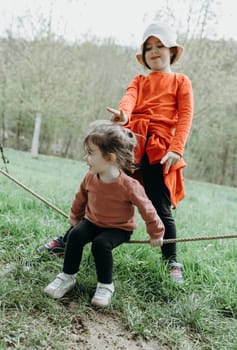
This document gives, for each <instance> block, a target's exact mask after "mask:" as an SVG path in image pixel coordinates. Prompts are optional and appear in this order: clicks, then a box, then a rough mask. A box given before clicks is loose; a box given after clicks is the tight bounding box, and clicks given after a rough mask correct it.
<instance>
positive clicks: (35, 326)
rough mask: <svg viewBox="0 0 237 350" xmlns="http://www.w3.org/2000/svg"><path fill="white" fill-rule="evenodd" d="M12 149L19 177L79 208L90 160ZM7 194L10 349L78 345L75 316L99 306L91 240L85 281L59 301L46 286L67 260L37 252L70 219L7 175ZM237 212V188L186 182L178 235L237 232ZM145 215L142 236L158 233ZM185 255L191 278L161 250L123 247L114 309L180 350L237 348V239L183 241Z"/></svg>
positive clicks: (0, 185)
mask: <svg viewBox="0 0 237 350" xmlns="http://www.w3.org/2000/svg"><path fill="white" fill-rule="evenodd" d="M5 152H6V155H7V157H8V158H9V160H10V163H9V164H8V170H9V173H10V175H11V176H13V177H15V178H16V179H17V180H18V181H20V182H22V183H23V184H24V185H26V186H27V187H29V188H30V189H31V190H33V191H34V192H36V193H38V194H40V195H41V196H42V197H43V198H45V199H46V200H48V201H49V202H50V203H52V204H54V205H55V206H56V207H58V208H60V209H61V210H62V211H63V212H65V213H67V212H68V211H69V208H70V205H71V201H72V198H73V196H74V193H75V191H76V190H77V188H78V186H79V184H80V181H81V179H82V177H83V175H84V173H85V171H86V166H85V164H83V163H80V162H77V161H72V160H65V159H60V158H54V157H46V156H39V158H38V159H37V160H36V159H32V158H31V156H30V154H29V153H24V152H18V151H14V150H11V149H8V150H6V151H5ZM2 166H3V164H2ZM0 194H1V199H0V219H1V220H0V233H1V240H0V253H1V255H0V261H1V268H0V277H1V283H0V305H1V309H0V328H1V335H0V349H2V350H5V349H33V350H36V349H57V350H61V349H64V350H65V349H69V348H70V347H67V344H69V343H70V337H71V332H72V330H73V327H74V324H75V320H76V319H79V318H80V317H81V318H82V319H83V317H84V316H85V315H87V314H90V312H91V311H92V307H91V306H90V298H91V296H92V293H93V291H94V288H95V285H96V275H95V270H94V263H93V259H92V257H91V255H90V247H89V246H87V247H86V249H85V252H84V255H83V261H82V266H81V270H80V273H79V274H78V285H77V286H76V288H75V289H74V290H73V291H72V292H70V293H69V294H68V295H67V296H66V297H65V298H63V300H61V301H55V300H52V299H50V298H49V297H47V296H46V295H45V294H44V293H43V292H42V289H43V288H44V287H45V286H46V285H47V284H48V283H49V282H50V281H51V280H52V279H53V278H54V277H55V275H56V274H57V273H58V272H59V271H61V268H62V263H63V259H62V258H58V259H54V258H52V257H50V256H48V255H47V254H44V255H42V256H39V255H36V254H35V251H34V250H35V248H36V247H37V246H39V245H40V244H42V243H44V242H47V241H48V240H49V239H51V238H52V237H55V236H57V235H60V234H62V233H63V232H64V231H66V229H67V228H68V224H67V220H66V219H65V218H64V217H63V216H62V215H60V214H59V213H57V212H56V211H55V210H53V209H52V208H50V207H48V206H47V205H45V204H44V203H42V202H41V201H39V200H38V199H36V198H35V197H34V196H33V195H32V194H30V193H28V192H27V191H25V190H24V189H22V188H20V187H19V186H18V185H17V184H15V183H14V182H12V181H11V180H10V179H8V178H6V177H5V176H4V175H2V174H0ZM236 212H237V189H236V188H230V187H224V186H216V185H213V184H207V183H198V182H191V181H187V180H186V199H185V200H184V201H183V202H181V203H180V205H179V207H178V209H177V210H176V212H175V213H174V215H175V218H176V223H177V228H178V237H180V238H181V237H198V236H213V235H223V234H236V233H237V224H236ZM137 220H138V223H139V228H138V229H137V230H136V231H135V232H134V235H133V239H148V236H147V234H146V233H145V225H144V223H143V222H142V220H141V219H140V217H139V216H138V217H137ZM178 256H179V261H180V262H182V263H183V264H184V273H185V283H184V285H182V286H176V285H173V284H172V283H171V282H170V280H169V278H168V276H167V271H166V268H165V266H164V265H163V264H162V261H161V254H160V250H159V248H151V247H150V245H149V244H124V245H122V246H120V247H119V248H117V249H116V250H114V282H115V286H116V294H115V296H114V299H113V302H112V304H111V306H110V307H109V308H108V310H107V311H106V312H107V313H108V314H111V315H112V314H113V315H117V317H118V318H119V320H120V322H121V324H123V326H124V327H126V329H128V330H129V331H130V332H131V333H133V334H134V336H136V335H141V336H143V337H144V338H146V339H148V338H156V339H159V341H160V344H161V345H166V346H167V348H169V349H172V350H175V349H180V350H188V349H192V350H193V349H205V350H210V349H213V350H225V349H226V350H230V349H231V350H236V349H237V338H236V334H237V320H236V318H237V298H236V295H237V282H236V261H237V239H236V238H233V239H224V240H210V241H197V242H185V243H179V244H178ZM62 337H63V340H64V341H63V343H62Z"/></svg>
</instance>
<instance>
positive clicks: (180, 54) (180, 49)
mask: <svg viewBox="0 0 237 350" xmlns="http://www.w3.org/2000/svg"><path fill="white" fill-rule="evenodd" d="M174 47H176V48H177V53H176V55H175V57H174V60H173V62H172V63H171V64H174V63H176V62H177V61H178V60H179V59H180V57H181V56H182V54H183V51H184V48H183V46H181V45H178V44H176V45H175V46H174ZM136 58H137V60H138V62H139V63H140V64H141V65H143V66H146V65H145V62H144V61H143V58H142V54H141V53H137V54H136Z"/></svg>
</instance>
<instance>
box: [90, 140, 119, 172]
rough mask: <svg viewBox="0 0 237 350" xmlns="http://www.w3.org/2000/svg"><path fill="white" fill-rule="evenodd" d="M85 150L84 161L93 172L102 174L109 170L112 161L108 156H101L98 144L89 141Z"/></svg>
mask: <svg viewBox="0 0 237 350" xmlns="http://www.w3.org/2000/svg"><path fill="white" fill-rule="evenodd" d="M86 151H87V154H86V156H85V161H86V163H87V165H88V166H89V170H90V171H91V172H92V173H93V174H99V175H103V174H106V173H107V172H109V170H110V168H111V165H112V162H111V161H110V159H109V157H108V159H107V158H106V157H104V156H103V154H102V153H101V150H100V149H99V147H98V146H96V145H94V144H93V143H91V142H89V144H88V145H87V149H86Z"/></svg>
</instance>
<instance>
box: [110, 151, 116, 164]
mask: <svg viewBox="0 0 237 350" xmlns="http://www.w3.org/2000/svg"><path fill="white" fill-rule="evenodd" d="M116 160H117V157H116V154H115V153H109V154H108V161H109V162H112V163H114V162H116Z"/></svg>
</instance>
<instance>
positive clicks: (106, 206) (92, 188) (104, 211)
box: [70, 172, 164, 238]
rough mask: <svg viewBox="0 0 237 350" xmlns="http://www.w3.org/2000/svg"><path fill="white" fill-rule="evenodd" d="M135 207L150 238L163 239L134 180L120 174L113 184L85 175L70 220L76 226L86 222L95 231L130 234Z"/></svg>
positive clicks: (154, 215)
mask: <svg viewBox="0 0 237 350" xmlns="http://www.w3.org/2000/svg"><path fill="white" fill-rule="evenodd" d="M135 207H137V208H138V211H139V213H140V214H141V217H142V218H143V220H144V221H145V223H146V229H147V233H148V234H149V235H150V237H152V238H160V237H163V235H164V225H163V223H162V221H161V219H160V217H159V216H158V215H157V213H156V210H155V208H154V207H153V205H152V203H151V201H150V200H149V199H148V197H147V196H146V194H145V191H144V188H143V186H142V185H141V184H140V183H139V182H138V181H137V180H135V179H133V178H132V177H130V176H128V175H126V174H125V173H124V172H121V174H120V176H119V177H118V179H117V180H115V181H114V182H112V183H104V182H102V181H101V180H100V179H99V178H98V176H97V175H95V174H92V173H91V172H88V173H87V174H86V176H85V177H84V179H83V181H82V183H81V185H80V188H79V191H78V192H77V193H76V195H75V198H74V200H73V203H72V207H71V212H70V218H71V219H73V220H78V222H79V221H80V220H81V219H82V218H86V219H88V220H89V221H91V222H92V223H94V224H95V225H97V226H99V227H107V228H109V227H113V228H120V229H124V230H127V231H133V230H134V229H135V228H136V227H137V225H136V219H135Z"/></svg>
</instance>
